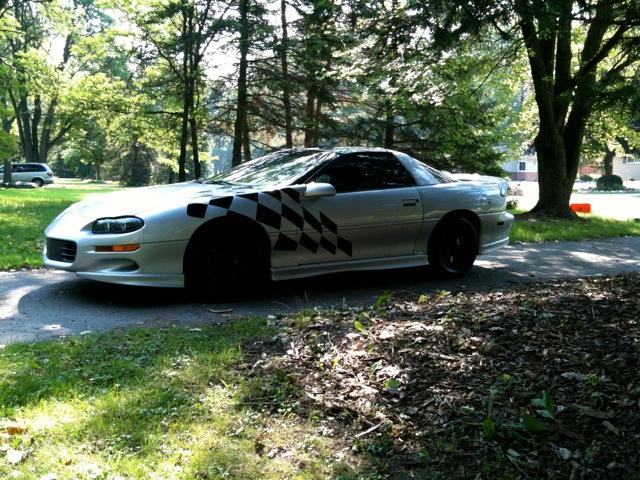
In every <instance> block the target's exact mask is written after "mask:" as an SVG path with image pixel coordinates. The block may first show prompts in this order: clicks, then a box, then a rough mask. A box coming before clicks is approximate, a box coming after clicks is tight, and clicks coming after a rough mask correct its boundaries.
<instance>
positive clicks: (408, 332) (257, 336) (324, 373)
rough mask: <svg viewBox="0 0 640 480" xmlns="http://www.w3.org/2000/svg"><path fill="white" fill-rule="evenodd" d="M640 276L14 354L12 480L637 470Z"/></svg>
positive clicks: (397, 302) (0, 450) (395, 302)
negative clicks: (24, 479)
mask: <svg viewBox="0 0 640 480" xmlns="http://www.w3.org/2000/svg"><path fill="white" fill-rule="evenodd" d="M639 307H640V274H638V273H630V274H625V275H620V276H615V277H598V278H589V279H577V280H576V279H574V280H570V281H559V282H555V283H539V284H529V285H520V286H517V287H502V288H500V289H497V290H495V289H494V290H489V291H485V292H480V293H478V292H476V293H473V292H456V291H445V290H440V291H436V292H433V291H430V292H428V293H415V294H397V295H395V296H391V295H390V294H382V295H379V296H378V297H377V298H376V299H375V301H373V302H370V303H369V304H368V305H366V306H352V307H342V308H339V309H331V310H321V309H318V310H316V309H312V310H311V309H310V310H306V311H302V312H299V313H298V314H295V315H288V316H287V315H285V316H281V317H278V318H272V319H270V320H267V319H264V318H262V319H261V318H244V319H237V320H235V321H233V322H227V323H225V324H223V325H220V326H212V325H207V326H204V325H203V326H202V327H196V328H184V327H169V328H164V327H163V328H140V329H125V330H121V331H115V332H106V333H100V334H96V333H94V334H86V335H80V336H72V337H67V338H58V339H52V340H48V341H45V342H38V343H34V344H20V343H16V344H14V345H9V346H6V347H4V348H0V477H2V478H5V477H7V478H37V479H42V478H74V479H75V478H77V479H129V478H140V479H143V478H145V479H146V478H166V479H185V480H186V479H189V480H192V479H223V478H224V479H227V478H228V479H253V478H273V479H278V480H279V479H288V478H292V479H293V478H296V479H297V478H307V479H320V478H339V479H344V480H346V479H363V480H364V479H367V480H369V479H382V478H385V479H386V478H393V479H395V478H398V479H400V478H402V479H404V478H424V479H463V478H464V479H466V478H474V479H514V478H523V479H525V478H541V479H542V478H552V479H572V478H589V479H591V478H612V479H613V478H625V479H633V478H638V471H639V469H640V375H639V374H638V367H639V365H638V363H639V359H640V319H639V317H638V314H637V312H638V309H639Z"/></svg>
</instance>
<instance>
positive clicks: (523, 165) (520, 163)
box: [518, 162, 527, 172]
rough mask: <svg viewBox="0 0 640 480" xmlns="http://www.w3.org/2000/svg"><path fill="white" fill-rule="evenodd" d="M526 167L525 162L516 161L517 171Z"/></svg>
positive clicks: (522, 170)
mask: <svg viewBox="0 0 640 480" xmlns="http://www.w3.org/2000/svg"><path fill="white" fill-rule="evenodd" d="M526 169H527V162H518V171H519V172H524V171H525V170H526Z"/></svg>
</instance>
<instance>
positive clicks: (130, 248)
mask: <svg viewBox="0 0 640 480" xmlns="http://www.w3.org/2000/svg"><path fill="white" fill-rule="evenodd" d="M139 248H140V245H139V244H137V243H132V244H131V245H100V246H97V247H96V252H135V251H136V250H138V249H139Z"/></svg>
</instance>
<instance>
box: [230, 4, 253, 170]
mask: <svg viewBox="0 0 640 480" xmlns="http://www.w3.org/2000/svg"><path fill="white" fill-rule="evenodd" d="M238 9H239V13H240V67H239V72H238V105H237V108H236V121H235V124H234V129H233V152H232V154H231V166H232V167H235V166H236V165H240V163H242V148H243V137H244V135H243V134H244V131H245V130H246V122H247V119H246V117H247V52H248V51H249V20H248V18H247V13H248V12H247V10H248V9H249V5H248V0H240V3H239V5H238Z"/></svg>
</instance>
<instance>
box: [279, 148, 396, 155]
mask: <svg viewBox="0 0 640 480" xmlns="http://www.w3.org/2000/svg"><path fill="white" fill-rule="evenodd" d="M276 151H278V152H285V151H290V152H305V151H309V152H315V153H326V152H334V153H339V154H347V153H362V152H372V153H373V152H388V153H396V152H395V151H394V150H390V149H388V148H382V147H324V146H318V147H299V148H285V149H281V150H276Z"/></svg>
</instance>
